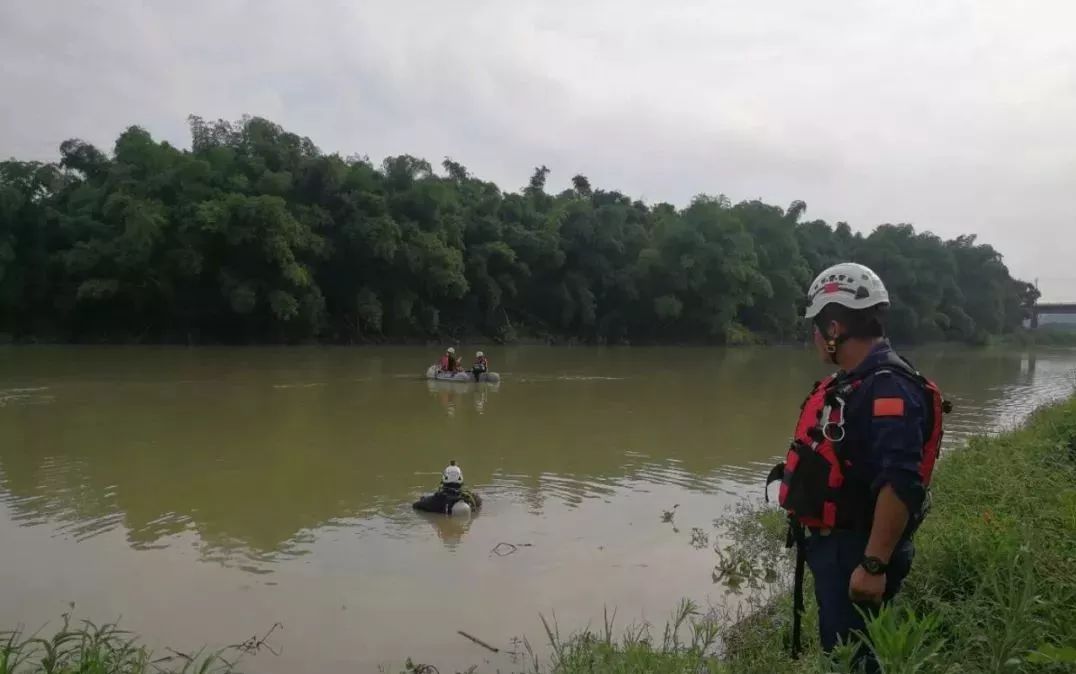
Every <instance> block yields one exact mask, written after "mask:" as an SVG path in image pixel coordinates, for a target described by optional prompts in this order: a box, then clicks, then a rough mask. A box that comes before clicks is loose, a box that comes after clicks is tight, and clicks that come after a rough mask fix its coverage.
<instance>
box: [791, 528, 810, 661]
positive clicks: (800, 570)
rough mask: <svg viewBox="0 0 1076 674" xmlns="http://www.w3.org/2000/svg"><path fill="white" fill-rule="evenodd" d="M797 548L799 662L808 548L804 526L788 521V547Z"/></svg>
mask: <svg viewBox="0 0 1076 674" xmlns="http://www.w3.org/2000/svg"><path fill="white" fill-rule="evenodd" d="M793 545H795V546H796V571H795V575H794V577H793V581H792V659H793V660H798V659H799V657H800V651H801V650H802V647H803V643H802V641H803V640H802V637H801V632H802V627H803V612H804V606H803V575H804V570H805V569H804V567H805V566H806V565H807V547H806V540H805V538H804V535H803V525H802V524H800V523H799V522H796V521H794V520H791V519H790V520H789V521H788V547H792V546H793Z"/></svg>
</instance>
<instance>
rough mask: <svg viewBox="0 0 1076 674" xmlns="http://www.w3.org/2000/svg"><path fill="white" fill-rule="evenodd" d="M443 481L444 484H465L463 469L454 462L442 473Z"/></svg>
mask: <svg viewBox="0 0 1076 674" xmlns="http://www.w3.org/2000/svg"><path fill="white" fill-rule="evenodd" d="M441 482H443V483H444V484H463V471H462V470H460V467H459V466H457V465H456V464H455V462H453V463H452V464H451V465H449V466H448V467H447V468H445V472H444V473H442V474H441Z"/></svg>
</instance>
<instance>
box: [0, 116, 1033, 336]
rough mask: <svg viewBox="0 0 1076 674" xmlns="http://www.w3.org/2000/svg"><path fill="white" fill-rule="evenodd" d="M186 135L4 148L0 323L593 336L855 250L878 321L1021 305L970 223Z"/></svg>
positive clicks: (224, 130)
mask: <svg viewBox="0 0 1076 674" xmlns="http://www.w3.org/2000/svg"><path fill="white" fill-rule="evenodd" d="M190 129H191V136H192V143H191V149H190V150H182V149H179V148H175V147H172V146H171V145H169V144H168V143H166V142H158V141H155V140H154V139H153V138H151V137H150V135H149V134H148V133H147V132H146V131H145V130H143V129H141V128H139V127H131V128H129V129H127V130H126V131H124V132H123V133H122V134H121V135H120V137H119V138H118V139H117V140H116V143H115V147H114V148H113V149H112V153H111V155H109V154H107V153H105V152H102V151H100V150H98V149H97V148H95V147H93V146H92V145H90V144H88V143H85V142H83V141H81V140H77V139H73V140H68V141H65V142H64V143H63V144H62V145H61V146H60V159H59V161H57V162H55V163H51V164H43V163H38V162H23V161H16V160H10V161H6V162H2V163H0V332H6V333H9V334H12V335H14V336H15V337H16V338H35V337H45V338H58V339H68V340H76V341H83V340H154V341H160V340H191V341H199V340H201V341H238V342H255V341H299V340H309V339H320V340H328V341H344V342H347V341H368V340H385V339H405V338H430V337H436V336H443V335H456V336H459V335H462V334H484V335H486V336H488V337H491V338H495V339H512V338H514V337H516V336H518V335H519V334H521V332H523V333H528V334H534V335H543V336H548V337H551V338H572V339H579V340H583V341H591V342H622V341H628V340H635V341H647V340H699V341H712V342H716V343H728V342H742V341H748V340H758V339H765V340H787V339H792V338H796V337H798V336H802V328H803V326H802V321H800V320H799V318H798V317H799V315H800V312H801V310H802V304H803V293H804V289H805V288H806V286H807V284H808V283H809V282H810V279H811V277H812V275H813V274H814V273H817V272H818V271H819V270H821V269H822V268H823V267H824V266H826V265H828V264H831V263H834V262H837V261H841V260H855V261H860V262H863V263H865V264H867V265H869V266H871V267H873V268H874V269H875V270H876V271H878V273H879V274H880V275H881V276H882V277H883V279H885V281H886V282H887V284H888V285H889V287H890V290H891V293H892V295H893V299H894V306H893V311H892V316H891V326H892V331H893V333H894V335H895V336H897V337H899V338H902V339H906V340H926V339H961V340H977V339H982V338H983V336H985V335H988V334H994V333H1002V332H1006V331H1010V330H1012V329H1013V328H1014V327H1016V326H1018V325H1019V324H1020V322H1021V320H1022V319H1023V317H1024V314H1025V312H1026V308H1027V307H1028V306H1029V305H1030V304H1033V303H1034V301H1035V299H1036V297H1037V293H1036V291H1035V289H1034V287H1032V286H1030V285H1029V284H1027V283H1023V282H1021V281H1017V280H1015V279H1013V278H1012V277H1011V276H1010V274H1009V272H1008V270H1007V269H1006V267H1005V265H1004V264H1003V262H1002V258H1001V255H1000V254H999V253H998V252H997V251H996V250H994V249H993V248H992V247H990V246H988V245H983V244H978V243H976V240H975V237H974V236H962V237H958V238H957V239H955V240H952V241H942V240H941V239H939V238H938V237H936V236H934V235H932V234H929V233H917V232H916V231H915V230H914V229H913V228H912V227H911V226H910V225H888V224H886V225H881V226H879V227H877V228H876V229H875V230H874V231H873V232H871V233H870V234H869V235H866V236H864V235H862V234H859V233H853V232H852V230H851V229H850V228H849V227H848V225H846V224H844V223H838V224H837V225H836V226H835V227H831V226H830V225H828V224H827V223H825V222H823V221H820V220H811V221H808V220H805V218H804V216H805V213H806V210H807V207H806V204H804V203H803V202H801V201H796V202H793V203H792V204H791V205H790V206H789V207H788V208H787V209H782V208H780V207H778V206H774V205H770V204H765V203H762V202H761V201H750V202H743V203H739V204H735V205H733V204H732V203H730V201H729V200H728V199H727V198H726V197H724V196H716V197H715V196H708V195H700V196H698V197H696V198H695V199H694V200H693V201H692V202H691V203H690V204H689V205H688V206H687V207H686V208H683V209H678V208H676V207H674V206H672V205H670V204H666V203H659V204H655V205H647V204H644V203H643V202H641V201H638V200H633V199H631V198H630V197H628V196H626V195H624V194H622V193H620V192H617V191H615V190H611V191H610V190H603V189H599V188H596V187H594V186H592V185H591V182H590V180H588V179H587V178H586V177H585V176H582V175H576V176H574V177H573V178H572V179H571V184H572V188H571V189H568V190H566V191H564V192H561V193H560V194H556V195H553V194H549V193H548V192H547V191H546V186H547V178H548V176H549V173H550V172H549V169H548V168H546V167H545V166H540V167H537V168H536V169H535V170H534V173H533V175H532V177H531V179H530V180H529V181H528V183H527V185H525V186H524V187H523V188H522V189H521V190H520V191H518V192H504V191H502V190H501V189H500V188H498V187H497V186H496V185H494V184H493V183H490V182H486V181H483V180H480V179H479V178H476V177H475V176H473V175H472V174H471V173H470V172H468V170H467V169H466V168H465V167H464V166H463V165H461V164H459V163H458V162H456V161H453V160H452V159H449V158H445V160H444V161H443V162H442V164H441V169H442V170H443V174H439V173H438V172H436V171H434V169H433V167H432V166H431V165H430V163H429V162H427V161H425V160H422V159H418V158H416V157H412V156H409V155H401V156H398V157H389V158H387V159H385V160H384V162H382V163H381V165H380V166H375V165H373V164H372V163H371V162H370V161H369V160H368V159H366V158H363V157H348V158H343V157H341V156H339V155H336V154H331V155H326V154H324V153H322V152H321V151H320V150H319V149H318V148H317V147H316V146H315V145H314V143H313V142H311V141H310V139H308V138H303V137H300V136H297V135H295V134H293V133H289V132H287V131H285V130H284V129H282V128H280V127H279V126H278V125H276V124H274V123H272V122H270V121H268V120H265V119H261V118H257V117H251V118H245V119H243V120H241V121H239V122H227V121H223V120H218V121H215V122H211V121H206V120H203V119H201V118H198V117H191V118H190Z"/></svg>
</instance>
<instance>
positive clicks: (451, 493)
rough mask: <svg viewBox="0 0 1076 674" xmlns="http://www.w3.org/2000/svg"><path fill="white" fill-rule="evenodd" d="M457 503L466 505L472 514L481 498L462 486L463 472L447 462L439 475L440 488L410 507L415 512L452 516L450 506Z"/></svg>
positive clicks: (479, 505)
mask: <svg viewBox="0 0 1076 674" xmlns="http://www.w3.org/2000/svg"><path fill="white" fill-rule="evenodd" d="M458 501H463V502H464V503H466V504H467V505H468V506H469V507H470V509H471V511H472V512H475V511H477V510H478V509H479V508H481V507H482V498H481V497H479V495H478V494H476V493H474V492H473V491H471V490H470V489H467V488H466V487H464V485H463V471H462V470H460V467H459V466H457V465H456V462H455V461H454V460H453V461H449V463H448V466H447V467H446V468H445V469H444V471H443V472H442V473H441V486H440V487H439V488H438V489H437V491H436V492H434V493H433V494H430V495H429V496H423V497H422V498H420V499H419V500H417V501H415V502H414V503H413V504H412V505H411V507H412V508H414V509H415V510H423V511H425V512H431V513H444V514H445V515H451V514H452V506H454V505H456V503H457V502H458Z"/></svg>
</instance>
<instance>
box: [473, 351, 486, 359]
mask: <svg viewBox="0 0 1076 674" xmlns="http://www.w3.org/2000/svg"><path fill="white" fill-rule="evenodd" d="M485 356H486V354H484V353H482V352H481V351H479V352H478V353H476V354H475V355H474V357H475V358H484V357H485Z"/></svg>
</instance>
